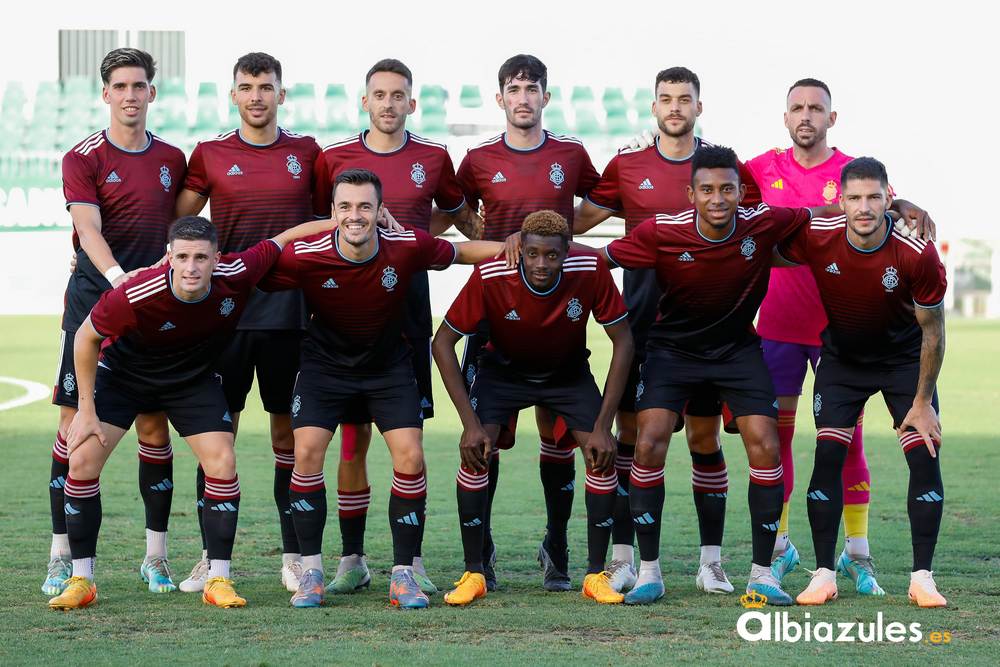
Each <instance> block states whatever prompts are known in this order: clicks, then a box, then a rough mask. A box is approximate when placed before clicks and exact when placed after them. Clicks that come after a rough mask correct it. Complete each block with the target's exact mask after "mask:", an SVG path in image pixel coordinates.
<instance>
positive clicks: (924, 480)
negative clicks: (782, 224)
mask: <svg viewBox="0 0 1000 667" xmlns="http://www.w3.org/2000/svg"><path fill="white" fill-rule="evenodd" d="M840 187H841V194H840V204H841V206H842V208H843V210H844V213H845V216H840V217H836V218H829V219H814V220H813V221H812V223H811V224H810V225H809V226H808V227H806V228H804V229H802V230H800V231H799V232H798V234H796V236H795V237H793V238H792V239H789V240H788V241H786V242H785V243H783V244H782V245H781V247H780V250H779V252H780V253H781V255H783V256H784V257H786V258H788V259H789V260H791V261H793V262H799V263H802V264H804V265H805V266H807V267H808V269H809V271H810V272H811V273H812V276H813V278H814V279H815V281H816V284H817V285H818V289H819V295H820V298H821V299H822V302H823V308H824V310H825V311H826V316H827V318H828V320H829V324H828V325H827V327H826V329H825V330H824V331H823V351H822V363H821V364H819V367H818V368H817V370H816V386H815V390H814V397H813V413H814V415H815V418H816V428H817V434H816V458H815V463H814V465H813V472H812V479H810V481H809V490H808V493H807V494H806V502H807V506H808V508H809V524H810V526H811V527H812V534H813V544H814V546H815V549H816V566H817V569H816V571H815V572H814V573H813V575H812V579H811V580H810V582H809V586H808V587H807V588H806V589H805V590H804V591H803V592H802V593H800V594H799V596H798V598H796V601H797V602H798V603H799V604H823V603H824V602H826V601H828V600H831V599H834V598H836V597H837V581H836V573H835V571H834V569H833V568H834V554H835V553H836V547H837V532H838V528H839V523H840V515H841V513H842V511H843V502H844V492H843V488H842V485H841V477H842V471H843V468H844V462H845V460H846V458H847V456H848V447H849V443H850V442H851V434H852V432H853V430H854V426H855V423H856V422H857V419H858V417H859V416H860V414H861V410H862V408H863V407H864V405H865V402H866V401H867V400H868V398H869V397H870V396H872V395H873V394H876V393H878V392H882V396H883V398H884V399H885V402H886V405H887V406H888V408H889V412H890V413H891V414H892V420H893V427H894V428H895V429H896V433H897V435H898V436H899V444H900V445H901V446H902V448H903V453H904V455H905V457H906V463H907V465H908V467H909V469H910V482H909V488H908V490H907V513H908V514H909V517H910V533H911V536H912V542H913V569H912V573H911V574H910V590H909V597H910V600H911V601H913V602H916V603H917V604H918V605H919V606H921V607H943V606H945V605H946V604H947V602H946V601H945V599H944V597H943V596H942V595H941V594H940V593H938V591H937V586H936V585H935V583H934V578H933V577H932V576H931V561H932V559H933V557H934V548H935V545H936V544H937V536H938V530H939V529H940V526H941V514H942V509H943V505H944V486H943V483H942V481H941V467H940V458H939V456H938V453H939V448H940V446H941V422H940V420H939V418H938V400H937V391H936V389H935V385H936V383H937V378H938V374H939V372H940V371H941V364H942V362H943V360H944V347H945V343H944V337H945V332H944V308H943V306H942V301H943V300H944V295H945V288H946V280H945V272H944V266H942V264H941V260H940V259H939V258H938V254H937V250H936V249H935V248H934V244H933V243H925V242H923V241H920V240H918V239H915V238H906V237H904V236H903V235H901V234H899V233H898V232H894V231H893V229H892V223H891V222H890V220H889V218H888V216H887V215H886V212H887V211H888V209H889V204H890V203H891V200H892V195H891V193H890V191H889V180H888V177H887V176H886V171H885V167H884V166H883V165H882V164H881V163H880V162H879V161H878V160H875V159H873V158H858V159H856V160H852V161H851V162H849V163H848V164H847V165H846V166H845V167H844V168H843V171H842V172H841V177H840ZM845 217H846V219H845Z"/></svg>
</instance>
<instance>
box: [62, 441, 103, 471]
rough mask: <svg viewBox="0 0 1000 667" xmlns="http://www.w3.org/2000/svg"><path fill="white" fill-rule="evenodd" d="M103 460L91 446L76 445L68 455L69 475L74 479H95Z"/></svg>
mask: <svg viewBox="0 0 1000 667" xmlns="http://www.w3.org/2000/svg"><path fill="white" fill-rule="evenodd" d="M104 460H105V459H104V457H102V456H98V455H97V452H96V451H95V450H94V449H93V448H92V447H88V446H86V445H82V446H80V447H77V448H76V449H74V450H73V452H72V453H71V454H70V455H69V475H70V477H73V478H74V479H96V478H98V477H100V475H101V468H103V467H104Z"/></svg>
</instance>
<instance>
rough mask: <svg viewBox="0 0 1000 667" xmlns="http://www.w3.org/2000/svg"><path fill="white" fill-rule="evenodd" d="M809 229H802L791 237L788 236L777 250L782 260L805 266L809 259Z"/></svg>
mask: <svg viewBox="0 0 1000 667" xmlns="http://www.w3.org/2000/svg"><path fill="white" fill-rule="evenodd" d="M808 246H809V228H808V227H800V228H799V230H798V231H797V232H795V233H794V234H792V235H791V236H786V237H785V238H784V239H783V240H782V241H781V243H779V244H778V245H777V246H776V247H775V250H776V251H777V253H778V255H780V256H781V258H782V259H784V260H786V261H789V262H792V263H794V264H805V263H807V260H808V258H809V249H808Z"/></svg>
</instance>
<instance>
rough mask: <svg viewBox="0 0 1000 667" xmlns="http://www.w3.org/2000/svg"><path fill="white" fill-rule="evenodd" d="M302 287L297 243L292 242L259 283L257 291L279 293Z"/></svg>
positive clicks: (286, 246) (282, 251) (283, 249)
mask: <svg viewBox="0 0 1000 667" xmlns="http://www.w3.org/2000/svg"><path fill="white" fill-rule="evenodd" d="M300 286H301V285H300V281H299V267H298V260H297V259H296V255H295V243H294V241H291V242H289V243H288V244H287V245H285V247H284V248H282V249H281V252H280V253H279V254H278V258H277V259H276V260H275V261H274V263H273V264H271V265H270V269H269V270H268V271H267V272H265V273H264V275H263V276H261V278H260V280H258V281H257V289H259V290H261V291H263V292H279V291H281V290H286V289H296V288H298V287H300Z"/></svg>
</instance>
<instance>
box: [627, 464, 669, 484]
mask: <svg viewBox="0 0 1000 667" xmlns="http://www.w3.org/2000/svg"><path fill="white" fill-rule="evenodd" d="M629 484H631V485H632V486H638V487H641V488H644V489H646V488H649V487H651V486H659V485H661V484H663V466H660V467H658V468H648V467H646V466H644V465H639V464H638V463H635V462H633V463H632V473H631V475H629Z"/></svg>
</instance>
